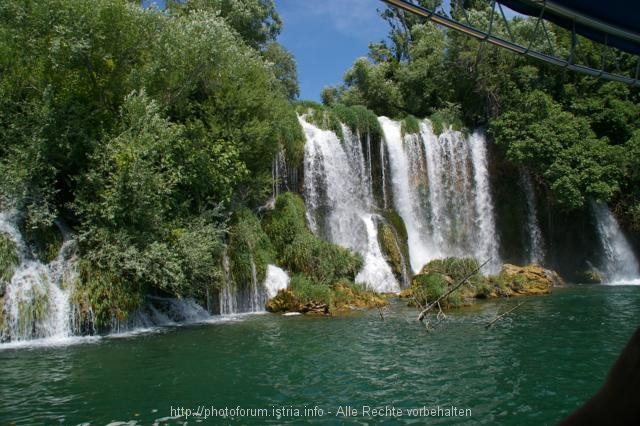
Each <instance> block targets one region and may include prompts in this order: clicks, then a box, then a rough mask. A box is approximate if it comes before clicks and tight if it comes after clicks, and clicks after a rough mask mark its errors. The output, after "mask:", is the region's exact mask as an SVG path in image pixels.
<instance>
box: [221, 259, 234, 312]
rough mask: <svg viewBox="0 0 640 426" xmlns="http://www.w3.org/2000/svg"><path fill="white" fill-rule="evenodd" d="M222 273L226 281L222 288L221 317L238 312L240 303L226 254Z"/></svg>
mask: <svg viewBox="0 0 640 426" xmlns="http://www.w3.org/2000/svg"><path fill="white" fill-rule="evenodd" d="M222 271H223V273H224V279H223V281H222V287H221V288H220V315H231V314H235V313H237V312H238V301H237V299H236V291H235V287H234V285H233V280H232V279H231V265H230V264H229V256H227V253H224V254H223V256H222Z"/></svg>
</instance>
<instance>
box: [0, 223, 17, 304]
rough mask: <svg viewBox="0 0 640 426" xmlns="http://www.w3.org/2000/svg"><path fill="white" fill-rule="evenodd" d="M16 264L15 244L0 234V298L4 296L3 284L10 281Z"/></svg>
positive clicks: (6, 236)
mask: <svg viewBox="0 0 640 426" xmlns="http://www.w3.org/2000/svg"><path fill="white" fill-rule="evenodd" d="M18 262H19V258H18V247H17V246H16V243H14V242H13V240H12V239H11V238H9V236H8V235H6V234H4V233H0V296H2V295H4V284H5V283H6V282H8V281H9V280H11V277H12V276H13V273H14V272H15V270H16V267H17V266H18Z"/></svg>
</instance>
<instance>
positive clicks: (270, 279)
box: [264, 265, 289, 299]
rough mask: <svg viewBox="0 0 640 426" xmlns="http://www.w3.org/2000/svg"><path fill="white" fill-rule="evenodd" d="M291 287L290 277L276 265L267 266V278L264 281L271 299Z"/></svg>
mask: <svg viewBox="0 0 640 426" xmlns="http://www.w3.org/2000/svg"><path fill="white" fill-rule="evenodd" d="M288 286H289V275H287V273H286V272H285V271H284V270H282V269H281V268H279V267H277V266H276V265H267V277H266V278H265V279H264V288H265V290H266V292H267V297H268V298H269V299H271V298H273V297H275V296H276V294H278V291H280V290H284V289H286V288H287V287H288Z"/></svg>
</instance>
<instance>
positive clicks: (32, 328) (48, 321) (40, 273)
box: [0, 213, 77, 341]
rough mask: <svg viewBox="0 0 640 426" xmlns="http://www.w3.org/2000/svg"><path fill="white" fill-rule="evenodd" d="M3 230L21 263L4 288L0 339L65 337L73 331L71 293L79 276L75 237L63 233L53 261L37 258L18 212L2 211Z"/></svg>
mask: <svg viewBox="0 0 640 426" xmlns="http://www.w3.org/2000/svg"><path fill="white" fill-rule="evenodd" d="M0 233H2V234H5V235H6V236H7V237H8V238H9V239H10V240H11V241H12V242H13V243H14V244H15V246H16V248H17V254H18V261H19V264H18V266H17V268H16V269H15V271H14V273H13V275H12V276H11V278H10V280H9V281H8V282H7V283H6V288H5V291H4V312H0V315H4V317H5V329H4V330H0V340H3V341H7V340H10V341H21V340H31V339H39V338H54V339H61V338H66V337H69V336H71V335H72V333H73V330H72V328H71V325H72V309H71V304H70V301H69V296H70V294H71V291H72V286H73V285H74V283H75V280H76V279H77V270H76V265H75V241H74V240H73V239H71V238H70V237H69V235H68V234H66V233H64V234H63V237H64V239H63V244H62V247H61V248H60V251H59V253H58V255H57V257H56V259H54V260H53V261H52V262H50V263H49V264H45V263H42V262H40V261H38V260H35V259H33V258H32V257H31V256H30V254H29V252H28V248H27V246H26V244H25V242H24V239H23V238H22V235H21V233H20V231H19V230H18V227H17V225H16V221H15V215H12V214H8V213H0Z"/></svg>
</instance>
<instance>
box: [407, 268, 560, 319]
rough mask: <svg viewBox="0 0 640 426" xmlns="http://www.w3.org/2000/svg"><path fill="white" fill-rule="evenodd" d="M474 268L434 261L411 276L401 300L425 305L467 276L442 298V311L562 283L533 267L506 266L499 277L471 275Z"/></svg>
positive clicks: (538, 292) (545, 291)
mask: <svg viewBox="0 0 640 426" xmlns="http://www.w3.org/2000/svg"><path fill="white" fill-rule="evenodd" d="M477 269H478V264H477V262H476V261H475V260H474V259H470V258H448V259H438V260H434V261H432V262H429V263H428V264H426V265H425V266H424V267H423V268H422V270H421V271H420V273H418V274H417V275H415V276H414V277H413V279H412V281H411V286H410V287H409V288H407V289H405V290H404V291H403V292H401V293H400V297H403V298H408V299H409V304H410V305H417V304H420V305H423V306H424V305H426V304H428V303H432V302H433V301H435V300H437V299H438V298H440V297H441V296H443V295H445V294H446V293H447V292H448V291H449V290H451V289H453V288H454V287H455V286H456V284H457V283H459V282H460V281H461V280H462V279H464V277H467V276H468V275H469V274H471V277H469V279H468V280H467V282H465V284H463V285H462V286H460V287H459V288H458V289H456V290H455V291H453V292H452V293H451V294H449V295H448V296H447V297H445V298H443V299H442V301H441V302H440V305H441V307H442V308H443V309H446V308H454V307H459V306H466V305H470V304H472V303H473V302H474V300H475V299H488V298H497V297H512V296H525V295H541V294H548V293H551V291H552V288H553V287H556V286H560V285H563V284H564V281H563V280H562V278H561V277H560V276H559V275H558V274H557V273H556V272H555V271H552V270H549V269H546V268H543V267H542V266H540V265H535V264H532V265H527V266H518V265H511V264H505V265H503V267H502V270H501V271H500V273H499V274H498V275H493V276H488V277H485V276H483V275H481V274H480V273H473V271H475V270H477Z"/></svg>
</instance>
